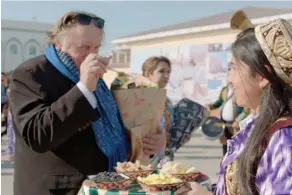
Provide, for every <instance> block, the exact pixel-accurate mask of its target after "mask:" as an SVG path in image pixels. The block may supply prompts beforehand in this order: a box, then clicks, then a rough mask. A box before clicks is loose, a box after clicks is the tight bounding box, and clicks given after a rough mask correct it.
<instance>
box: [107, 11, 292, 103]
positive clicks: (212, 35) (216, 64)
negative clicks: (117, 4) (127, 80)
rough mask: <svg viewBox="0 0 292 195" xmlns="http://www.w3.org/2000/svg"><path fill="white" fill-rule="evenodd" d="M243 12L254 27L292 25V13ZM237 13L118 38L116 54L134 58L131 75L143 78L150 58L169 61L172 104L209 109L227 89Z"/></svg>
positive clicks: (228, 13) (130, 67)
mask: <svg viewBox="0 0 292 195" xmlns="http://www.w3.org/2000/svg"><path fill="white" fill-rule="evenodd" d="M242 10H243V11H244V12H245V13H246V14H247V17H248V18H249V19H250V21H251V22H252V24H254V25H258V24H262V23H266V22H268V21H271V20H274V19H276V18H283V19H286V20H288V21H289V22H292V7H291V8H261V7H246V8H243V9H242ZM236 11H237V10H235V11H231V12H226V13H222V14H217V15H213V16H209V17H205V18H202V19H196V20H192V21H188V22H183V23H180V24H177V25H172V26H166V27H161V28H159V29H152V30H149V31H147V32H141V33H137V34H134V35H130V36H125V37H120V38H117V39H114V40H113V41H112V43H113V44H114V45H115V47H114V48H113V50H114V51H115V52H116V53H117V54H119V55H121V53H122V54H123V53H126V55H128V56H130V59H129V63H128V67H129V72H133V73H141V69H142V68H141V67H142V64H143V62H144V61H145V60H146V59H147V58H149V57H151V56H159V55H163V56H166V57H168V58H169V59H170V60H171V62H172V74H171V78H170V81H169V84H168V86H167V88H168V96H169V97H170V98H171V99H172V100H173V101H174V102H176V101H178V100H180V99H181V98H183V97H187V98H190V99H193V100H195V101H197V102H199V103H201V104H209V103H211V102H213V101H215V100H216V98H217V97H218V94H219V93H220V90H221V89H222V87H224V86H225V85H226V78H227V70H228V64H229V62H230V59H231V54H230V47H231V43H232V42H233V41H234V40H235V38H236V36H237V34H238V33H239V32H240V30H233V29H231V28H230V19H231V18H232V16H233V15H234V13H235V12H236ZM121 51H122V52H121Z"/></svg>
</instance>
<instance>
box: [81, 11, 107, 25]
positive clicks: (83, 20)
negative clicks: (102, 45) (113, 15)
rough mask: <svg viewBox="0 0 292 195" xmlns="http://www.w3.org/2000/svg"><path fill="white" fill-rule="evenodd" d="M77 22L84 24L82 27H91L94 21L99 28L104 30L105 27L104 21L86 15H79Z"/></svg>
mask: <svg viewBox="0 0 292 195" xmlns="http://www.w3.org/2000/svg"><path fill="white" fill-rule="evenodd" d="M76 19H77V21H78V22H79V23H80V24H82V25H89V24H90V22H91V21H92V22H93V23H94V25H95V26H96V27H98V28H103V27H104V22H105V21H104V19H102V18H99V17H92V16H89V15H86V14H77V15H76Z"/></svg>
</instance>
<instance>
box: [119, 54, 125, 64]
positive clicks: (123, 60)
mask: <svg viewBox="0 0 292 195" xmlns="http://www.w3.org/2000/svg"><path fill="white" fill-rule="evenodd" d="M119 63H125V53H124V52H121V53H119Z"/></svg>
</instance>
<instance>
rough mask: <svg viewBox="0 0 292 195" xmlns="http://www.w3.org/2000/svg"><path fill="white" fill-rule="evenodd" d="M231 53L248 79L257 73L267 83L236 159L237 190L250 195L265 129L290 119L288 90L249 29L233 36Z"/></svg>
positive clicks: (291, 108) (290, 94)
mask: <svg viewBox="0 0 292 195" xmlns="http://www.w3.org/2000/svg"><path fill="white" fill-rule="evenodd" d="M232 54H233V56H234V57H235V59H236V60H237V61H238V62H243V63H245V64H247V65H248V66H249V68H250V73H251V75H252V76H256V75H257V74H259V75H261V76H263V77H264V78H266V79H267V80H269V81H270V83H269V84H268V85H267V86H266V87H265V88H264V89H263V94H262V96H261V103H260V113H259V116H258V118H257V119H256V122H255V124H254V127H253V128H254V130H253V131H252V132H251V134H250V136H249V138H248V141H247V143H246V144H245V149H244V151H243V152H242V154H241V155H240V157H239V166H238V172H237V181H238V187H239V188H240V190H241V193H242V194H243V195H251V194H253V195H254V194H259V192H258V189H257V188H256V185H255V177H256V169H257V166H258V163H259V160H260V159H261V157H262V155H263V154H264V152H265V149H266V143H265V139H266V136H267V131H268V128H269V127H270V126H271V125H272V124H273V123H274V122H276V120H277V119H279V118H280V117H283V116H291V112H292V101H291V99H292V98H291V97H292V90H291V89H292V88H291V86H290V85H288V84H286V83H285V82H284V81H283V80H281V79H280V78H279V77H278V76H277V75H276V73H275V71H274V69H273V68H272V66H271V64H270V62H269V60H268V59H267V57H266V56H265V54H264V52H263V50H262V48H261V46H260V44H259V42H258V41H257V39H256V37H255V31H254V29H253V28H251V29H247V30H245V31H243V32H241V33H240V34H239V35H238V36H237V39H236V41H235V42H234V43H233V45H232ZM247 95H248V94H247Z"/></svg>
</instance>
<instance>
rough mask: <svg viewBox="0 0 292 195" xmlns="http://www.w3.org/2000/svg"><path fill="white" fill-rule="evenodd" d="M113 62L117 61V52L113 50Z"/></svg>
mask: <svg viewBox="0 0 292 195" xmlns="http://www.w3.org/2000/svg"><path fill="white" fill-rule="evenodd" d="M112 62H113V63H117V53H116V52H113V61H112Z"/></svg>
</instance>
